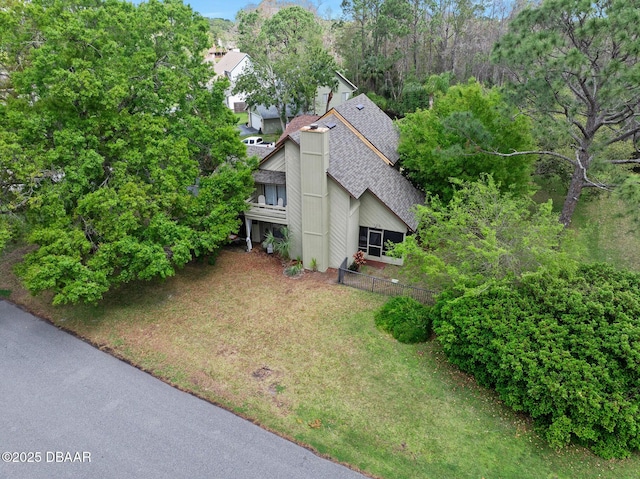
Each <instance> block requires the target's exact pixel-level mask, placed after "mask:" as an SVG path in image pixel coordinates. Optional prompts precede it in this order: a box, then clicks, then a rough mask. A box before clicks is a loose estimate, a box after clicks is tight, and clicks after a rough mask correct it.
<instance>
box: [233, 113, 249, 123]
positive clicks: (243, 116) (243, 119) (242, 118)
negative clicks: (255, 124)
mask: <svg viewBox="0 0 640 479" xmlns="http://www.w3.org/2000/svg"><path fill="white" fill-rule="evenodd" d="M234 115H235V116H236V118H237V120H238V121H237V122H236V123H237V124H238V125H244V124H246V123H247V121H249V114H248V113H247V112H246V111H243V112H242V113H234Z"/></svg>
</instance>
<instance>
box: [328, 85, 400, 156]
mask: <svg viewBox="0 0 640 479" xmlns="http://www.w3.org/2000/svg"><path fill="white" fill-rule="evenodd" d="M360 106H362V107H363V108H359V107H360ZM335 110H336V111H337V112H338V113H340V114H341V115H342V116H343V117H344V118H345V120H347V121H348V122H349V123H350V124H351V126H353V127H354V128H355V129H356V130H358V131H359V132H360V133H361V134H362V135H363V136H364V137H365V138H366V139H367V140H369V141H370V142H371V143H373V145H374V146H375V147H376V148H377V149H378V150H380V152H382V154H383V155H384V156H386V157H387V158H388V159H389V161H390V162H391V164H393V165H395V164H396V162H397V161H398V159H399V158H400V155H399V154H398V141H399V140H400V133H399V132H398V128H397V127H396V125H395V124H394V123H393V120H392V119H391V118H389V116H388V115H387V114H386V113H385V112H384V111H382V110H381V109H380V108H378V106H377V105H376V104H375V103H374V102H373V101H371V100H370V99H369V97H367V95H365V94H361V95H358V96H356V97H354V98H352V99H351V100H349V101H347V102H345V103H343V104H342V105H338V106H337V107H335ZM330 114H331V111H329V112H328V113H327V115H330ZM325 116H326V115H325Z"/></svg>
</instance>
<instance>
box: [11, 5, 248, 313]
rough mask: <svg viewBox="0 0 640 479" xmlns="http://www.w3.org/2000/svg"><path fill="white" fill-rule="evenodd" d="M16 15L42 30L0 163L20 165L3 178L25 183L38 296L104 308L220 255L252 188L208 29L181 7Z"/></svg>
mask: <svg viewBox="0 0 640 479" xmlns="http://www.w3.org/2000/svg"><path fill="white" fill-rule="evenodd" d="M18 5H19V4H18ZM13 15H14V17H12V16H11V15H9V16H7V17H5V16H3V17H2V20H3V22H4V21H8V19H11V18H15V15H17V16H18V17H19V18H22V19H23V22H22V23H24V24H29V25H33V26H35V27H36V28H32V29H30V30H29V31H27V32H25V35H30V36H31V37H30V38H31V42H30V43H29V44H28V45H29V48H27V49H26V50H25V49H23V50H20V59H21V64H20V65H16V68H14V69H13V71H12V72H11V85H12V89H11V91H10V92H9V94H8V95H7V97H6V100H5V101H4V102H3V103H2V104H0V154H1V155H2V161H3V162H7V161H8V162H11V164H12V165H15V168H14V167H13V166H12V167H11V168H7V167H6V163H2V164H0V166H2V167H3V168H2V170H3V173H2V174H3V175H6V173H7V169H9V170H11V172H14V171H17V172H19V173H20V175H21V176H20V181H22V182H23V183H22V184H21V186H20V187H18V188H13V189H12V190H13V191H18V192H19V193H20V194H22V195H23V197H24V202H25V205H26V206H27V207H28V209H27V210H26V213H25V214H26V217H27V219H28V221H29V223H30V224H31V225H32V228H33V229H32V232H31V236H30V240H31V241H32V242H33V243H34V244H35V245H36V246H37V248H36V249H35V251H34V252H32V253H30V254H29V255H27V257H26V259H25V261H24V263H23V265H22V267H21V268H20V273H21V275H22V277H23V278H24V281H25V283H26V285H27V287H28V288H29V289H30V290H31V291H32V292H34V293H37V292H40V291H44V290H51V291H53V293H54V299H53V301H54V303H65V302H77V301H96V300H98V299H100V298H101V297H102V295H103V294H104V292H106V291H107V290H109V289H110V288H111V287H113V286H116V285H119V284H122V283H126V282H129V281H132V280H140V279H151V278H156V277H166V276H170V275H172V274H174V272H175V270H176V268H177V267H180V266H181V265H184V264H185V263H187V262H188V261H190V260H191V259H192V258H193V257H197V256H202V255H207V254H211V253H215V251H216V250H217V249H218V248H219V247H220V246H221V245H222V244H224V243H225V242H226V241H227V238H228V235H229V233H231V232H232V231H234V230H235V229H236V228H237V226H238V220H237V215H238V213H239V212H240V211H242V209H243V208H244V201H243V200H244V198H246V197H247V195H248V194H249V192H250V189H251V187H252V179H251V173H250V164H249V163H248V162H247V161H246V159H245V156H246V153H245V150H244V149H243V145H242V144H241V143H240V141H239V136H238V132H237V131H236V129H235V127H234V123H235V119H234V117H233V115H232V113H231V112H230V111H229V110H228V109H226V108H225V107H224V105H223V92H224V89H225V87H226V86H227V84H226V83H225V82H223V83H215V84H214V85H213V86H212V87H211V88H210V89H207V84H208V82H209V80H210V78H211V77H212V76H213V74H212V71H211V67H210V65H208V64H206V63H204V62H203V52H204V51H205V50H206V48H207V47H208V46H209V45H208V36H207V31H208V25H207V22H206V21H205V20H204V19H203V18H202V17H200V16H199V15H198V14H195V13H194V12H193V11H192V10H191V9H190V8H189V7H187V6H185V5H183V4H182V2H180V1H177V0H166V1H158V0H150V1H148V2H144V3H142V4H140V5H139V6H134V5H132V4H130V3H128V2H124V1H120V0H106V1H102V0H34V1H33V2H30V3H29V5H28V8H26V9H25V8H22V7H21V8H18V9H17V10H16V11H14V12H13ZM20 23H21V22H18V24H20ZM0 30H3V29H2V28H0ZM15 38H16V35H13V36H10V35H2V37H0V39H1V40H2V49H3V51H9V52H13V51H18V50H19V48H18V46H16V45H15V44H12V41H13V39H15ZM5 193H6V189H5Z"/></svg>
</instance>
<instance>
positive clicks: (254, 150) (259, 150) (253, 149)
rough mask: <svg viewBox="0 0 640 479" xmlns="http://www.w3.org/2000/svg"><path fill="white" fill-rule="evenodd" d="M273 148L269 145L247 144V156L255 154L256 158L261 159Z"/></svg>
mask: <svg viewBox="0 0 640 479" xmlns="http://www.w3.org/2000/svg"><path fill="white" fill-rule="evenodd" d="M273 150H274V148H272V147H269V146H255V145H247V156H257V157H258V158H260V159H263V158H264V157H265V156H267V155H268V154H269V153H271V152H272V151H273Z"/></svg>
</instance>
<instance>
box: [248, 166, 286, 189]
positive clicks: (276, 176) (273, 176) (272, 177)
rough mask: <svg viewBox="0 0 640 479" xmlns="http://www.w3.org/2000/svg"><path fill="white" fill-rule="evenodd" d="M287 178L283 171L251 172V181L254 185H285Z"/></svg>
mask: <svg viewBox="0 0 640 479" xmlns="http://www.w3.org/2000/svg"><path fill="white" fill-rule="evenodd" d="M286 178H287V176H286V173H285V172H284V171H271V170H256V171H254V172H253V179H254V180H255V182H256V183H263V184H266V185H286V184H287V179H286Z"/></svg>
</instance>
